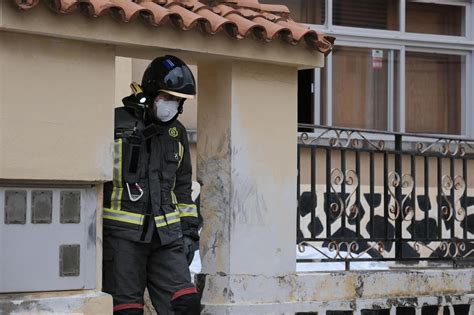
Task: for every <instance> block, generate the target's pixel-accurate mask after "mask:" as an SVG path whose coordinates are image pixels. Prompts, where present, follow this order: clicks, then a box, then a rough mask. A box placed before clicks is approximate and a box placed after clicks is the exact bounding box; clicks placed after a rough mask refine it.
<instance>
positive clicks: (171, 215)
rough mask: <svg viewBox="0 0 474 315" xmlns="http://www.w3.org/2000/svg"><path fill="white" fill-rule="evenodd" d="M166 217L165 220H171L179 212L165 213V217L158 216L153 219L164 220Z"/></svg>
mask: <svg viewBox="0 0 474 315" xmlns="http://www.w3.org/2000/svg"><path fill="white" fill-rule="evenodd" d="M165 216H166V218H167V219H168V218H172V217H176V216H179V212H178V210H175V211H173V212H170V213H166V214H165V215H158V216H156V217H155V219H156V220H161V219H164V218H165Z"/></svg>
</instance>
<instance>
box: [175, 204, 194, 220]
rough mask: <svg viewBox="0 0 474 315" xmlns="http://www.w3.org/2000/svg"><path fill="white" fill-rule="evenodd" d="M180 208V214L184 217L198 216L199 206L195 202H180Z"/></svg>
mask: <svg viewBox="0 0 474 315" xmlns="http://www.w3.org/2000/svg"><path fill="white" fill-rule="evenodd" d="M178 209H179V216H180V217H181V218H183V217H194V218H197V217H198V213H197V208H196V205H194V204H185V203H178Z"/></svg>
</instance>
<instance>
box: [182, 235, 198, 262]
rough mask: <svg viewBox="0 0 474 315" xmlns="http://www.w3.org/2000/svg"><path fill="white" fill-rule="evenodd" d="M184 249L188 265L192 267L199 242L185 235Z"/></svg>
mask: <svg viewBox="0 0 474 315" xmlns="http://www.w3.org/2000/svg"><path fill="white" fill-rule="evenodd" d="M183 247H184V254H185V256H186V260H187V261H188V265H191V263H192V261H193V258H194V252H195V251H196V250H198V249H199V241H196V240H194V239H192V238H191V237H189V236H186V235H185V236H183Z"/></svg>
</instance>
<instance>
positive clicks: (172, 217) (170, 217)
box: [155, 211, 181, 228]
mask: <svg viewBox="0 0 474 315" xmlns="http://www.w3.org/2000/svg"><path fill="white" fill-rule="evenodd" d="M165 216H166V219H165ZM180 221H181V219H180V218H179V212H178V211H174V212H171V213H167V214H165V215H164V216H163V215H159V216H156V217H155V223H156V227H157V228H160V227H163V226H166V225H169V224H173V223H178V222H180Z"/></svg>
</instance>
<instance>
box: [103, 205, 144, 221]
mask: <svg viewBox="0 0 474 315" xmlns="http://www.w3.org/2000/svg"><path fill="white" fill-rule="evenodd" d="M102 217H103V218H104V219H109V220H115V221H120V222H126V223H131V224H138V225H142V224H143V218H144V215H141V214H137V213H133V212H127V211H122V210H114V209H107V208H104V213H103V215H102Z"/></svg>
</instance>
